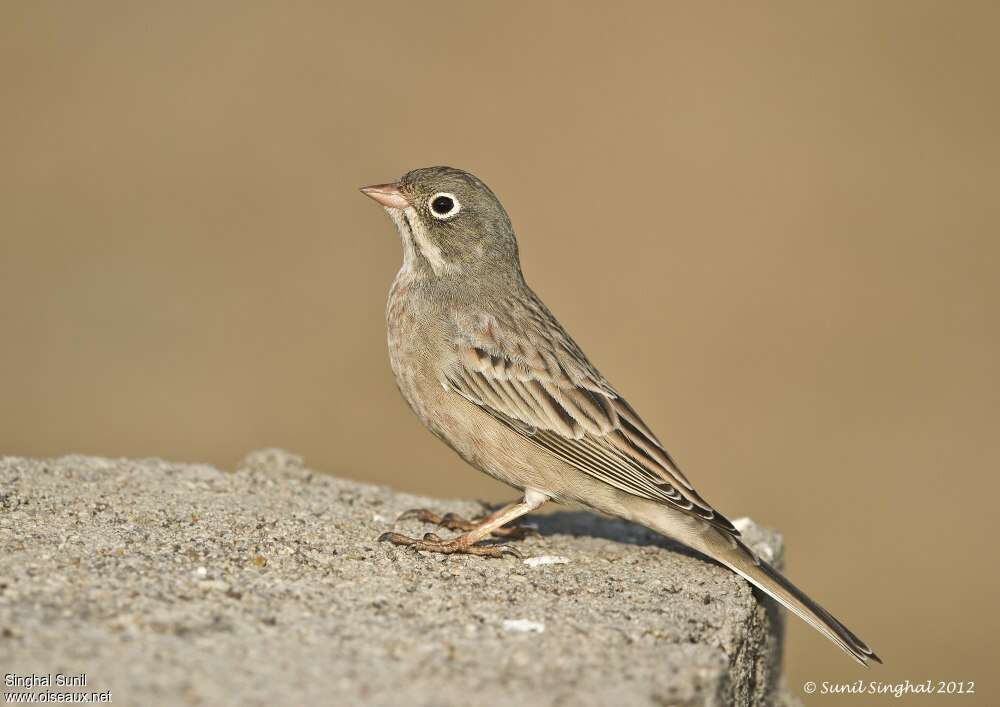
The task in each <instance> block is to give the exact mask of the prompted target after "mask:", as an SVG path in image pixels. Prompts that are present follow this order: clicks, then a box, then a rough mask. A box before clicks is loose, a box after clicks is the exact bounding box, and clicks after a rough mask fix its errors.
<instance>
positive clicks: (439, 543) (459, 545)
mask: <svg viewBox="0 0 1000 707" xmlns="http://www.w3.org/2000/svg"><path fill="white" fill-rule="evenodd" d="M378 539H379V542H391V543H392V544H393V545H402V546H405V547H412V548H413V549H415V550H424V551H425V552H440V553H442V554H445V555H453V554H459V555H479V556H480V557H506V556H507V555H511V556H513V557H517V558H520V557H521V553H520V552H518V551H517V550H515V549H514V548H512V547H509V546H507V545H472V544H470V543H468V541H464V540H463V539H462V538H461V537H458V538H455V539H454V540H442V539H441V538H439V537H438V536H437V535H435V534H434V533H427V534H426V535H424V537H423V539H422V540H417V539H416V538H410V537H407V536H405V535H402V534H400V533H382V534H381V535H380V536H379V538H378Z"/></svg>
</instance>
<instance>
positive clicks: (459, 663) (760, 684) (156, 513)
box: [0, 450, 788, 707]
mask: <svg viewBox="0 0 1000 707" xmlns="http://www.w3.org/2000/svg"><path fill="white" fill-rule="evenodd" d="M419 506H426V507H429V508H431V509H434V510H435V511H437V512H445V511H455V512H459V513H462V514H464V515H475V514H476V513H477V512H478V511H479V510H480V508H479V506H478V505H477V504H475V503H472V502H469V501H442V500H436V499H426V498H419V497H416V496H411V495H406V494H400V493H394V492H393V491H391V490H390V489H388V488H384V487H378V486H371V485H366V484H361V483H356V482H351V481H345V480H342V479H338V478H334V477H332V476H328V475H323V474H317V473H314V472H311V471H309V470H307V469H304V468H303V467H302V464H301V461H300V460H299V459H298V458H296V457H294V456H292V455H290V454H287V453H284V452H280V451H278V450H263V451H260V452H255V453H253V454H251V455H250V456H248V457H247V459H246V460H245V461H244V463H243V464H242V465H241V468H240V469H238V470H237V471H236V472H235V473H225V472H222V471H219V470H217V469H214V468H211V467H208V466H203V465H191V464H176V463H171V462H165V461H161V460H156V459H147V460H141V461H132V460H126V459H117V460H111V459H98V458H87V457H76V456H74V457H64V458H61V459H54V460H29V459H19V458H11V457H8V458H5V459H2V460H0V563H2V567H3V572H2V575H0V673H2V674H4V675H12V674H13V675H21V676H23V675H30V674H34V675H39V676H44V675H52V676H53V678H52V679H53V686H52V687H44V686H41V687H35V688H33V689H32V690H27V691H28V692H31V691H34V692H40V691H46V690H47V691H59V690H62V691H65V690H74V691H78V692H79V691H81V690H83V691H93V692H103V691H107V690H110V691H111V699H112V701H113V703H114V704H120V705H236V704H239V705H272V704H277V705H281V704H287V705H299V704H331V705H402V704H406V705H414V706H419V705H428V706H430V705H464V704H476V705H480V706H483V707H486V706H489V705H611V704H613V705H745V704H753V705H759V704H773V703H775V702H779V701H785V700H787V699H788V698H787V697H786V696H783V695H781V694H780V691H779V690H778V681H779V666H780V646H781V624H780V620H779V619H778V618H777V617H778V614H777V611H776V609H775V607H774V606H773V605H771V604H770V603H769V602H767V603H764V602H761V601H760V600H759V599H758V597H757V596H756V595H755V594H754V593H753V592H751V590H750V587H749V586H748V585H747V583H746V582H744V581H743V580H742V579H739V578H738V577H736V576H735V575H733V574H732V573H731V572H729V571H727V570H725V569H723V568H721V567H719V566H716V565H714V564H712V563H710V562H707V561H705V560H703V559H701V558H700V557H697V556H695V555H693V554H691V553H687V552H684V551H681V550H680V549H679V548H677V547H676V546H672V545H670V544H669V543H668V542H666V541H664V540H663V539H662V538H660V537H659V536H656V535H655V534H653V533H651V532H649V531H646V530H645V529H643V528H640V527H637V526H633V525H630V524H627V523H623V522H621V521H617V520H610V519H606V518H602V517H598V516H595V515H592V514H589V513H585V512H582V511H565V510H561V511H558V512H556V513H552V514H547V515H536V516H533V517H532V518H531V521H532V522H534V523H535V524H536V525H537V526H538V528H539V531H540V535H539V536H537V537H531V538H528V539H527V540H525V541H521V542H519V543H518V547H519V548H520V549H521V551H522V552H523V554H524V556H525V558H526V559H529V558H534V559H533V560H530V561H528V562H526V561H523V560H518V559H516V558H504V559H486V558H481V557H470V556H457V555H454V556H439V555H428V554H424V553H418V552H415V551H414V550H412V549H409V548H397V547H394V546H391V545H389V544H386V543H379V542H377V538H378V536H379V535H380V534H381V533H382V532H384V531H386V530H389V529H392V528H396V529H397V530H399V531H400V532H404V533H407V534H410V535H419V534H422V533H424V532H426V531H428V530H432V528H430V527H428V526H427V525H425V524H421V523H419V522H416V521H405V522H401V523H395V522H394V519H395V518H396V516H397V515H398V514H399V513H400V512H402V511H403V510H406V509H408V508H412V507H419ZM445 534H447V532H445V533H442V535H445ZM746 535H747V537H748V539H749V540H750V541H751V543H752V544H754V545H755V546H756V547H757V549H758V551H760V552H763V553H765V554H769V555H771V556H772V557H773V558H774V559H775V561H777V562H780V559H781V557H780V555H781V541H780V537H779V536H778V535H776V534H774V533H770V532H765V531H761V530H759V529H757V528H756V527H755V526H753V525H752V524H749V525H748V527H747V530H746ZM81 673H85V674H86V681H87V685H86V687H73V688H60V687H55V686H54V685H55V682H54V681H55V679H56V678H55V676H56V675H58V674H66V675H79V674H81ZM22 684H23V683H22ZM0 689H3V690H6V691H12V690H11V688H9V687H0Z"/></svg>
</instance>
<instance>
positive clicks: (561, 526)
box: [525, 511, 705, 559]
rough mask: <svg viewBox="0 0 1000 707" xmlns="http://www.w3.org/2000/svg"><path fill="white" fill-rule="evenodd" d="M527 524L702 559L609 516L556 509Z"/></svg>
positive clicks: (550, 532) (546, 530) (535, 516)
mask: <svg viewBox="0 0 1000 707" xmlns="http://www.w3.org/2000/svg"><path fill="white" fill-rule="evenodd" d="M525 522H526V524H527V525H530V526H534V527H535V528H537V530H538V533H539V534H540V535H542V536H550V535H569V536H571V537H590V538H598V539H601V540H611V541H612V542H617V543H623V544H626V545H639V546H654V547H662V548H665V549H667V550H670V551H671V552H677V553H680V554H682V555H687V556H689V557H695V558H698V559H705V557H704V555H702V554H701V553H699V552H697V551H696V550H692V549H691V548H689V547H686V546H685V545H681V544H680V543H678V542H675V541H674V540H671V539H670V538H667V537H666V536H663V535H660V534H659V533H657V532H655V531H653V530H650V529H649V528H646V527H644V526H642V525H639V524H637V523H631V522H629V521H626V520H621V519H618V518H609V517H606V516H602V515H599V514H597V513H591V512H590V511H556V512H555V513H544V514H532V515H528V516H526V517H525Z"/></svg>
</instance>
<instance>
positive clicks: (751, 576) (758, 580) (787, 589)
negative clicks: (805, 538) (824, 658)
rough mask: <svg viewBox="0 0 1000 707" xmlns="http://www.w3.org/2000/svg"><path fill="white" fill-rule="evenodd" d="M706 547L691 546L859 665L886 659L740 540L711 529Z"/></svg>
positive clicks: (706, 531)
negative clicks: (769, 598)
mask: <svg viewBox="0 0 1000 707" xmlns="http://www.w3.org/2000/svg"><path fill="white" fill-rule="evenodd" d="M699 539H701V540H703V546H702V547H699V546H698V544H695V543H691V540H692V538H687V539H686V540H687V541H688V542H689V543H690V544H692V545H693V546H694V548H695V549H696V550H698V551H700V552H703V553H705V554H706V555H708V556H709V557H711V558H712V559H714V560H717V561H718V562H721V563H722V564H724V565H725V566H726V567H728V568H729V569H731V570H733V571H734V572H736V573H737V574H739V575H741V576H743V577H745V578H746V579H747V580H748V581H749V582H751V583H752V584H754V585H755V586H757V587H758V588H760V589H761V591H763V592H766V593H767V594H769V595H770V596H771V597H773V598H774V599H775V600H777V601H778V602H779V603H781V604H782V605H783V606H784V607H785V608H787V609H788V610H789V611H791V612H793V613H794V614H796V615H797V616H799V617H800V618H801V619H802V620H803V621H805V622H806V623H807V624H809V625H810V626H812V627H813V628H815V629H816V630H817V631H819V632H820V633H822V634H823V635H824V636H826V637H827V638H829V639H830V640H831V641H833V642H834V643H836V644H837V645H838V646H840V647H841V648H842V649H843V650H844V651H845V652H846V653H848V654H849V655H850V656H851V657H852V658H854V659H855V660H856V661H858V663H860V664H861V665H863V666H865V667H867V666H868V661H869V660H874V661H876V662H879V663H881V662H882V659H881V658H879V657H878V656H877V655H875V652H874V651H873V650H872V649H871V648H869V647H868V646H867V645H866V644H865V642H864V641H862V640H861V639H860V638H858V637H857V636H855V635H854V634H853V633H852V632H851V631H850V629H848V628H847V627H846V626H844V624H842V623H841V622H840V621H838V620H837V619H836V618H834V617H833V615H832V614H831V613H830V612H829V611H827V610H826V609H824V608H823V607H822V606H820V605H819V604H817V603H816V602H814V601H813V600H812V599H810V598H809V597H808V596H806V594H805V592H803V591H802V590H801V589H799V588H798V587H796V586H795V585H794V584H792V583H791V582H789V581H788V580H787V579H785V577H784V576H782V574H781V573H780V572H778V570H776V569H774V568H773V567H771V566H770V565H769V564H767V562H765V561H764V560H762V559H760V558H759V557H757V555H756V553H754V552H753V551H752V550H751V549H750V548H748V547H747V546H746V545H744V544H743V543H742V542H741V541H740V540H739V538H735V537H733V536H731V535H729V534H727V533H724V532H723V531H721V530H718V529H717V528H714V527H710V528H707V529H706V530H705V532H704V533H702V534H700V538H699Z"/></svg>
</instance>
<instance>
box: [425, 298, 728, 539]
mask: <svg viewBox="0 0 1000 707" xmlns="http://www.w3.org/2000/svg"><path fill="white" fill-rule="evenodd" d="M509 305H510V306H511V307H517V306H520V307H521V308H522V311H521V312H520V314H521V315H523V316H521V317H520V318H519V321H518V324H521V325H522V328H524V323H525V322H527V327H526V329H524V330H523V331H518V329H517V328H516V327H515V326H514V321H513V320H511V321H503V320H502V319H501V318H499V317H497V316H492V317H487V316H482V315H480V316H477V317H468V318H465V319H457V320H456V322H455V324H456V335H457V337H456V345H457V346H458V350H459V351H458V352H459V356H458V358H457V362H456V364H455V365H454V366H453V367H452V368H451V369H449V370H448V371H446V372H445V380H443V381H442V383H444V384H445V386H446V387H447V388H449V389H452V390H454V391H456V392H457V393H459V394H461V395H462V396H463V397H465V398H466V399H467V400H469V401H470V402H472V403H474V404H475V405H478V406H479V407H481V408H482V409H483V410H485V411H486V412H488V413H489V414H491V415H492V416H493V417H494V418H496V419H497V420H499V421H500V422H501V423H503V424H505V425H507V426H508V427H510V428H511V429H512V430H514V431H515V432H517V433H518V434H520V435H522V436H524V437H525V438H526V439H528V440H529V441H531V442H532V443H533V444H535V445H537V446H538V447H540V448H542V449H544V450H546V451H547V452H549V453H550V454H553V455H554V456H556V457H558V458H559V459H561V460H563V461H564V462H566V463H567V464H571V465H572V466H574V467H576V468H577V469H579V470H580V471H582V472H584V473H586V474H588V475H590V476H592V477H594V478H596V479H599V480H600V481H603V482H605V483H607V484H609V485H611V486H613V487H615V488H618V489H619V490H621V491H624V492H626V493H629V494H632V495H634V496H638V497H641V498H645V499H648V500H651V501H657V502H660V503H665V504H669V505H671V506H673V507H675V508H677V509H679V510H681V511H684V512H687V513H690V514H692V515H695V516H697V517H699V518H702V519H704V520H706V521H708V522H709V523H712V524H713V525H715V526H716V527H718V528H720V529H722V530H724V531H726V532H728V533H730V534H732V535H739V531H737V530H736V528H735V527H733V525H732V523H730V522H729V520H728V519H726V518H725V517H724V516H722V515H721V514H719V513H718V512H716V511H715V510H714V509H713V508H712V507H711V506H710V505H709V504H708V503H707V502H706V501H705V500H704V499H703V498H701V496H699V495H698V492H697V491H695V490H694V487H693V486H692V485H691V482H690V481H688V479H687V477H686V476H684V474H683V473H682V472H681V471H680V469H679V468H678V466H677V464H676V463H675V462H674V460H673V459H672V458H671V457H670V455H669V454H668V453H667V451H666V450H665V449H664V448H663V445H662V444H660V441H659V440H658V439H657V438H656V437H655V436H654V435H653V432H652V430H650V429H649V427H648V426H647V425H646V424H645V423H644V422H643V421H642V419H641V418H640V417H639V415H638V414H637V413H636V412H635V410H634V409H633V408H632V406H631V405H629V404H628V403H627V402H626V401H625V400H624V399H622V398H621V396H619V395H618V393H617V392H616V391H615V390H614V389H613V388H612V387H611V386H610V384H609V383H608V382H607V381H606V380H605V379H604V378H603V377H602V376H601V374H600V373H599V372H598V371H597V370H596V369H595V368H594V367H593V365H592V364H591V363H590V362H589V361H588V360H587V359H586V357H585V356H584V355H583V352H582V351H580V349H579V347H578V346H577V345H576V344H575V343H574V342H573V341H572V339H570V338H569V336H568V335H567V334H566V333H565V332H564V331H563V330H562V328H561V327H560V326H559V324H558V322H556V320H555V318H554V317H553V316H552V315H551V313H549V311H548V310H547V309H546V308H545V306H544V305H543V304H542V303H541V302H540V301H538V300H537V299H536V298H533V299H532V300H531V301H528V302H525V301H519V302H516V303H509ZM512 319H513V318H512Z"/></svg>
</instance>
